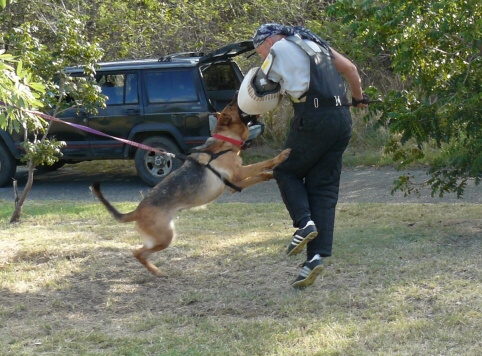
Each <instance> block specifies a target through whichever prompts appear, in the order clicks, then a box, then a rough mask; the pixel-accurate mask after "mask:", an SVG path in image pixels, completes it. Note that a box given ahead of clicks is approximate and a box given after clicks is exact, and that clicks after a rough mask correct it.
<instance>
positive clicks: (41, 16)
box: [0, 0, 482, 194]
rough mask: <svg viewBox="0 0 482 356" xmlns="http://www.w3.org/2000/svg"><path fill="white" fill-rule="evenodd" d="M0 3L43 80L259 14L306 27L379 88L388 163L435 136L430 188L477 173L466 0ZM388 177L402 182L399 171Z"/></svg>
mask: <svg viewBox="0 0 482 356" xmlns="http://www.w3.org/2000/svg"><path fill="white" fill-rule="evenodd" d="M2 5H3V6H4V8H3V10H0V42H1V43H2V45H0V46H3V47H4V48H5V49H6V50H7V53H9V54H12V55H14V56H18V57H19V58H20V59H23V60H24V62H25V63H24V64H25V66H26V67H29V68H30V69H31V70H33V72H34V74H35V75H37V76H38V77H41V78H43V81H45V82H48V81H49V78H50V80H51V77H52V75H53V74H52V72H49V71H47V70H46V69H45V67H46V66H45V65H44V64H45V62H46V61H47V62H50V63H57V64H59V62H58V61H59V60H60V59H61V62H60V64H61V65H72V64H78V63H79V61H80V60H83V59H87V58H91V59H92V58H101V59H102V60H116V59H124V58H144V57H159V56H162V55H165V54H168V53H173V52H183V51H204V52H208V51H210V50H212V49H215V48H217V47H219V46H222V45H225V44H227V43H230V42H234V41H240V40H245V39H248V38H250V37H251V35H252V33H253V31H254V30H255V29H256V28H257V26H259V25H260V24H262V23H265V22H280V23H284V24H291V25H304V26H307V27H309V28H311V29H312V30H314V31H315V32H316V33H318V34H319V35H321V36H322V37H324V38H326V39H327V40H328V41H329V42H330V43H331V45H332V46H333V47H335V48H336V49H337V50H338V51H341V52H342V53H346V54H347V55H348V56H349V57H350V58H351V59H352V60H354V61H355V62H356V63H357V64H358V66H359V68H360V71H361V73H362V75H363V82H364V83H363V84H364V87H365V88H369V87H370V89H369V93H370V95H371V96H372V97H373V96H375V97H376V96H379V97H380V98H381V99H382V103H381V104H377V105H376V106H374V108H373V110H375V109H376V110H377V111H378V112H380V113H381V115H380V119H379V123H380V124H384V125H387V126H388V127H389V129H390V133H391V139H390V140H389V142H388V144H387V145H386V148H385V152H386V153H387V154H390V155H391V156H392V157H393V158H394V159H395V161H396V162H398V163H399V164H400V166H403V165H406V164H409V163H413V162H416V161H417V160H419V159H421V158H422V157H423V155H424V153H423V149H424V147H425V146H427V145H435V146H436V147H437V148H438V149H439V151H440V153H441V154H440V155H439V157H438V159H437V160H435V161H434V162H432V163H431V165H430V169H429V172H430V174H431V178H430V179H429V180H428V182H427V183H428V184H429V185H431V186H432V188H433V192H434V193H437V192H438V193H439V194H443V193H444V192H448V191H457V192H458V193H459V194H461V193H462V192H463V188H464V186H465V182H466V180H467V179H468V178H469V177H474V178H476V183H477V184H478V183H479V179H480V177H481V173H482V117H481V116H482V115H481V110H482V109H481V105H480V102H481V96H482V94H481V93H482V90H481V86H482V84H481V78H482V63H481V61H482V60H481V57H482V39H481V38H482V37H481V32H482V10H481V5H480V4H479V1H477V0H457V1H450V0H442V1H438V2H422V1H417V0H407V1H403V2H399V1H395V0H380V1H375V0H366V1H363V0H340V1H335V2H333V1H308V0H305V1H301V0H291V1H287V0H277V1H272V0H267V1H263V2H258V1H244V2H234V1H231V0H210V1H207V0H198V1H188V0H176V1H158V0H123V1H119V0H89V1H87V0H62V1H56V0H53V1H44V0H38V1H35V2H32V1H29V0H17V1H14V0H1V2H0V7H2ZM68 14H69V16H70V17H69V16H67V15H68ZM69 18H70V21H80V22H81V23H82V25H83V26H76V27H75V28H76V31H80V32H82V33H79V34H78V35H79V38H82V41H83V42H82V45H81V46H76V47H75V48H76V51H78V55H77V56H76V53H75V51H74V52H73V53H70V54H69V56H65V54H64V53H65V52H66V51H68V48H70V47H71V46H72V45H73V43H72V41H76V39H75V37H74V38H72V33H71V34H70V35H69V34H68V31H62V30H61V29H59V26H58V25H59V23H64V24H65V26H68V19H69ZM84 39H85V42H84ZM26 43H27V44H28V46H27V45H26ZM61 43H63V47H62V46H60V45H59V44H61ZM82 48H85V50H82ZM98 48H101V49H102V50H103V54H101V55H98V53H97V52H96V51H97V50H98ZM86 51H87V52H86ZM89 51H90V55H89V53H88V52H89ZM71 52H72V51H71ZM42 63H43V64H42ZM50 70H51V69H50ZM47 88H48V85H47ZM47 93H48V91H47ZM45 103H48V100H45ZM397 188H398V189H405V190H406V191H407V192H410V191H411V190H412V189H413V187H412V186H411V185H410V179H409V177H402V178H401V179H400V180H399V182H398V186H397Z"/></svg>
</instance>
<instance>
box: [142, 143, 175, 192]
mask: <svg viewBox="0 0 482 356" xmlns="http://www.w3.org/2000/svg"><path fill="white" fill-rule="evenodd" d="M142 144H144V145H146V146H150V147H153V148H158V149H161V150H164V151H166V152H169V153H173V154H179V153H180V151H179V148H178V147H177V145H176V144H175V143H174V142H172V140H170V139H168V138H166V137H161V136H153V137H149V138H147V139H145V140H144V141H143V142H142ZM135 162H136V170H137V175H138V176H139V178H141V179H142V181H143V182H144V183H146V184H148V185H150V186H151V187H153V186H155V185H156V184H157V183H159V182H160V181H162V180H163V179H164V178H165V177H166V176H167V175H168V174H169V173H171V172H172V171H173V170H175V169H177V168H179V167H180V166H181V165H182V161H180V160H179V159H177V158H174V157H169V156H166V155H161V154H158V153H156V152H153V151H146V150H142V149H138V150H137V151H136V155H135Z"/></svg>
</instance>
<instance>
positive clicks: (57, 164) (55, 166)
mask: <svg viewBox="0 0 482 356" xmlns="http://www.w3.org/2000/svg"><path fill="white" fill-rule="evenodd" d="M63 166H65V162H64V161H57V162H55V163H54V164H52V165H51V166H48V165H45V164H44V165H42V166H38V167H35V169H36V170H37V171H38V172H40V173H48V172H54V171H56V170H57V169H59V168H62V167H63Z"/></svg>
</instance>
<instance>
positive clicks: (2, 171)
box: [0, 142, 17, 187]
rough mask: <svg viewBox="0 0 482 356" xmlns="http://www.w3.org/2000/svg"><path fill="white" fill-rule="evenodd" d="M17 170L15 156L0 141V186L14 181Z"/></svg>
mask: <svg viewBox="0 0 482 356" xmlns="http://www.w3.org/2000/svg"><path fill="white" fill-rule="evenodd" d="M15 172H17V163H16V162H15V158H13V156H12V155H11V153H10V151H9V150H8V149H7V147H5V145H4V144H3V143H2V142H0V187H4V186H6V185H8V183H12V179H13V177H15Z"/></svg>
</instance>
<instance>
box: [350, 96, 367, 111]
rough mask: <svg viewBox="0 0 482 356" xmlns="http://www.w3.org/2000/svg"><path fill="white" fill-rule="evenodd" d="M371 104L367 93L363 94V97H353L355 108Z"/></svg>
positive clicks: (352, 101) (352, 103) (352, 102)
mask: <svg viewBox="0 0 482 356" xmlns="http://www.w3.org/2000/svg"><path fill="white" fill-rule="evenodd" d="M368 104H370V97H369V96H368V95H366V94H363V98H362V99H355V98H354V97H352V98H351V105H352V106H353V107H354V108H366V107H367V106H368Z"/></svg>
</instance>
